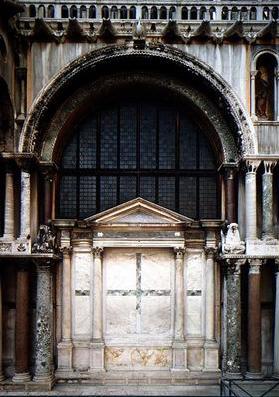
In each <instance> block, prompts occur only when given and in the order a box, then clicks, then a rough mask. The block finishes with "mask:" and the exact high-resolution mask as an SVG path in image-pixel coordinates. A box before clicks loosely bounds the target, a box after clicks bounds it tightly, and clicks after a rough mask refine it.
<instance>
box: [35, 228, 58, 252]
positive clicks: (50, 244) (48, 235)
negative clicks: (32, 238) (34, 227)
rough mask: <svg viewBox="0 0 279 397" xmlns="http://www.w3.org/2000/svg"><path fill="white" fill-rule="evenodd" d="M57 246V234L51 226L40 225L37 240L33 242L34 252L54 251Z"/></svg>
mask: <svg viewBox="0 0 279 397" xmlns="http://www.w3.org/2000/svg"><path fill="white" fill-rule="evenodd" d="M55 247H56V236H55V233H54V232H53V231H52V230H51V228H50V226H47V225H40V228H39V232H38V235H37V239H36V242H35V243H34V244H33V247H32V252H39V253H44V254H45V253H53V252H54V250H55Z"/></svg>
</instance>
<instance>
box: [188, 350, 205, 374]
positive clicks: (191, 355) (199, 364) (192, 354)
mask: <svg viewBox="0 0 279 397" xmlns="http://www.w3.org/2000/svg"><path fill="white" fill-rule="evenodd" d="M187 362H188V368H189V369H190V370H191V371H201V370H202V368H203V349H202V348H199V347H196V348H192V347H191V348H189V349H188V354H187Z"/></svg>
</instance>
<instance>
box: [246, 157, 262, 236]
mask: <svg viewBox="0 0 279 397" xmlns="http://www.w3.org/2000/svg"><path fill="white" fill-rule="evenodd" d="M259 164H260V161H256V160H247V161H246V168H247V172H246V176H245V221H246V240H256V239H257V189H256V172H257V168H258V166H259Z"/></svg>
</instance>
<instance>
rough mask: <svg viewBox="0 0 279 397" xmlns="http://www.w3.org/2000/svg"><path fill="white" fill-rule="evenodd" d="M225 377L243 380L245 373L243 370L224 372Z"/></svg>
mask: <svg viewBox="0 0 279 397" xmlns="http://www.w3.org/2000/svg"><path fill="white" fill-rule="evenodd" d="M224 378H225V379H232V380H241V379H243V375H242V374H241V372H224Z"/></svg>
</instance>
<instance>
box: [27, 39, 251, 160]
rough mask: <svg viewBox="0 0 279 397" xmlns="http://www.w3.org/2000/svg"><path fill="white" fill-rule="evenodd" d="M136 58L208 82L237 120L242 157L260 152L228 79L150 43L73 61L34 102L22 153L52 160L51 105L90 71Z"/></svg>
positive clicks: (110, 49)
mask: <svg viewBox="0 0 279 397" xmlns="http://www.w3.org/2000/svg"><path fill="white" fill-rule="evenodd" d="M132 59H135V60H136V59H141V60H144V59H146V60H150V59H153V60H154V61H155V60H156V59H157V60H160V62H164V63H165V64H166V65H168V64H169V65H170V66H171V67H172V69H173V67H174V66H176V67H179V68H181V67H183V68H184V69H185V71H186V72H187V73H188V74H190V75H193V76H196V77H198V78H199V79H200V81H204V82H205V84H206V85H207V86H209V87H211V89H212V90H213V91H214V92H215V93H216V94H218V95H219V96H220V97H221V98H222V100H223V101H224V103H225V104H226V105H225V107H224V108H226V109H228V111H227V112H228V115H227V116H228V118H231V119H232V120H233V123H234V125H235V130H236V131H237V136H235V140H238V141H239V145H240V152H241V153H240V155H243V154H249V153H250V154H253V153H256V152H257V139H256V134H255V131H254V127H253V125H252V122H251V120H250V118H249V116H248V114H247V112H246V110H245V108H244V107H243V105H242V104H241V103H240V101H239V100H238V98H237V96H236V95H235V94H234V92H233V91H232V90H231V88H230V87H229V85H228V84H227V83H226V82H225V80H223V79H222V78H221V77H220V76H219V75H217V73H216V72H215V71H214V70H213V69H212V68H210V67H208V66H207V65H206V64H205V63H203V62H201V61H199V60H197V59H196V58H195V57H193V56H190V55H189V54H185V53H184V52H183V51H180V50H178V49H174V48H171V47H168V46H164V45H162V44H159V45H158V44H150V45H149V47H148V48H146V49H144V50H139V49H132V48H129V47H128V46H126V45H118V46H107V47H105V48H102V49H99V50H96V51H92V52H91V53H89V54H87V55H83V56H82V57H80V58H78V59H76V60H75V61H73V62H72V63H71V64H70V65H69V66H67V67H65V68H64V69H63V70H62V71H61V72H60V73H58V74H57V75H56V77H55V78H53V79H52V81H50V82H49V83H48V85H47V86H46V87H45V88H44V89H43V90H42V91H41V92H40V94H39V96H38V97H37V99H36V100H35V101H34V104H33V106H32V109H31V111H30V114H29V116H28V118H27V119H26V121H25V124H24V127H23V131H22V134H21V137H20V144H19V150H20V151H31V152H35V153H40V156H43V157H44V156H46V157H48V158H45V160H50V159H51V158H52V157H51V156H52V153H51V152H50V153H49V154H46V153H45V154H43V153H41V150H42V147H41V145H42V143H43V141H44V140H45V137H42V136H40V138H39V131H40V134H42V133H43V134H46V133H47V131H46V129H45V127H43V124H44V123H45V121H46V120H47V119H49V118H50V117H49V116H50V114H49V111H50V107H51V104H52V103H55V102H57V96H58V95H59V93H61V92H62V91H63V90H64V89H66V87H69V85H70V83H71V82H74V81H75V80H77V79H81V77H82V76H83V75H84V74H85V73H87V72H89V71H90V73H91V76H92V75H94V71H95V70H96V68H97V67H99V66H101V65H102V64H103V63H107V64H108V65H109V64H111V65H113V63H114V62H115V61H118V63H119V61H121V60H123V62H124V63H126V64H127V62H129V60H132ZM112 67H113V66H112ZM56 108H57V107H56ZM211 116H212V115H210V114H209V113H208V117H209V118H210V117H211ZM52 118H53V117H52ZM221 118H222V116H221ZM218 122H219V121H218V118H216V120H214V122H213V120H212V123H213V125H215V124H216V125H217V124H218ZM44 125H45V124H44ZM57 128H58V126H57ZM60 128H61V124H60ZM53 133H55V135H56V136H55V138H52V139H56V138H57V136H58V131H56V132H55V131H54V132H53ZM219 134H220V138H221V140H222V139H223V140H226V139H227V138H228V137H229V135H227V138H226V135H223V134H222V132H221V131H220V132H219ZM226 134H227V133H226ZM222 135H223V137H222ZM230 139H231V138H230ZM52 145H53V144H52ZM231 145H232V146H234V142H233V139H232V140H231V141H230V142H227V143H226V144H225V141H224V142H223V151H224V157H225V159H226V160H227V161H229V159H230V158H232V152H231V150H232V149H229V147H230V146H231Z"/></svg>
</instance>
